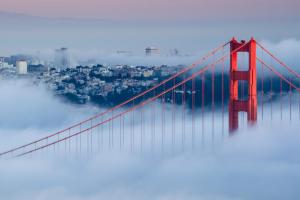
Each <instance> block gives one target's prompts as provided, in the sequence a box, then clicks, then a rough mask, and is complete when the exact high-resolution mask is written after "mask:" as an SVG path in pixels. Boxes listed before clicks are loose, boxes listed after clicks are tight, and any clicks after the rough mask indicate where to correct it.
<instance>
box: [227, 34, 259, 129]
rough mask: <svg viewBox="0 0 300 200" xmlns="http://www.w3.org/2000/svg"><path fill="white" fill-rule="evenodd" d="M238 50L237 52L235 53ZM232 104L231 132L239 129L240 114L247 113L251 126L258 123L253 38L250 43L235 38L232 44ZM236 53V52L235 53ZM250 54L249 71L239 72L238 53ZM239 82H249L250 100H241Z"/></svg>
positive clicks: (230, 105) (230, 104)
mask: <svg viewBox="0 0 300 200" xmlns="http://www.w3.org/2000/svg"><path fill="white" fill-rule="evenodd" d="M236 49H238V50H237V51H235V50H236ZM230 51H231V56H230V83H229V88H230V102H229V131H230V132H233V131H235V130H236V129H237V128H238V124H239V114H238V113H239V112H240V111H242V112H247V119H248V122H249V124H255V123H256V121H257V95H256V91H257V86H256V81H257V80H256V41H255V40H254V39H253V38H251V40H250V41H249V42H247V43H246V42H245V41H241V42H238V41H236V39H235V38H233V39H232V40H231V42H230ZM233 51H235V52H233ZM239 52H248V54H249V68H248V70H247V71H239V70H238V53H239ZM239 81H247V82H248V98H247V99H246V100H245V99H239V90H238V86H239Z"/></svg>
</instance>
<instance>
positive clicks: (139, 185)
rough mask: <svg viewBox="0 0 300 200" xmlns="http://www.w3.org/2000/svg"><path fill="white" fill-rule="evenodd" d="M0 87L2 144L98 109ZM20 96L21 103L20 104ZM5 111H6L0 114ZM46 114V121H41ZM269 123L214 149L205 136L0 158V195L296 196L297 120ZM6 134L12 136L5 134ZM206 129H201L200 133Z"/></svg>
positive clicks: (299, 180) (244, 199)
mask: <svg viewBox="0 0 300 200" xmlns="http://www.w3.org/2000/svg"><path fill="white" fill-rule="evenodd" d="M0 92H1V94H5V95H4V96H3V98H1V100H0V101H1V103H0V105H1V110H2V111H3V112H1V114H0V119H1V121H2V123H1V124H0V141H2V142H1V145H4V146H7V147H8V146H9V147H11V146H12V144H14V145H15V144H20V143H23V142H24V141H25V140H27V141H28V140H31V139H32V138H37V137H39V136H40V132H43V133H46V131H47V130H48V129H53V130H56V129H58V128H59V127H61V126H65V125H69V124H70V123H71V122H74V121H75V122H76V121H78V120H79V119H82V118H85V116H86V115H91V114H93V113H94V112H95V110H97V109H95V110H94V108H92V107H88V108H86V107H85V108H76V107H74V106H70V105H66V104H64V103H62V102H60V101H58V100H57V99H56V98H53V97H52V96H51V95H49V94H48V93H47V92H45V91H44V90H43V88H37V87H31V86H28V85H27V84H25V86H24V82H17V83H16V82H8V83H7V82H5V83H4V82H3V83H2V84H1V86H0ZM20 97H22V98H20ZM20 100H22V102H23V103H21V104H20V103H19V102H20ZM53 108H55V109H53ZM41 110H42V111H43V112H41ZM58 111H59V112H58ZM97 111H99V110H97ZM8 112H10V116H6V115H5V113H8ZM206 114H207V113H206ZM267 114H268V110H267V109H266V110H265V115H266V116H267ZM178 115H179V114H178ZM178 115H177V117H178V118H179V119H180V116H178ZM219 116H220V115H219V114H216V118H215V120H216V121H215V123H216V124H218V126H219V125H220V123H221V122H220V117H219ZM274 116H275V115H274ZM210 117H211V116H210V115H208V116H207V117H206V119H205V124H206V126H207V127H210V126H211V124H210V121H209V120H210ZM274 118H275V117H274ZM45 120H46V121H48V122H49V123H46V124H45V123H44V122H45ZM197 120H198V119H197ZM18 123H19V124H18ZM197 123H201V122H200V121H197ZM259 123H261V122H259ZM32 124H35V126H34V128H32ZM36 124H37V125H36ZM57 124H58V125H57ZM270 124H271V123H270V122H269V121H268V122H266V123H265V125H264V126H261V124H259V126H258V127H257V128H254V129H250V130H248V131H241V132H239V133H238V134H236V135H235V136H234V137H229V138H225V140H224V141H223V143H216V145H218V146H216V148H215V149H214V151H211V149H210V145H209V143H208V144H207V149H206V150H205V151H200V150H197V151H195V152H193V153H191V152H184V153H181V152H176V153H175V154H174V155H170V154H165V155H162V154H159V153H158V154H154V155H151V154H150V155H149V154H145V155H143V154H142V155H141V154H139V153H137V152H136V153H128V152H123V153H120V152H118V151H106V152H102V153H99V154H98V155H96V154H95V152H94V156H90V157H88V158H87V157H86V158H82V159H75V158H68V157H64V156H60V157H56V156H51V152H50V151H49V152H48V156H47V154H46V155H44V156H43V154H42V155H40V156H33V157H31V158H23V159H11V160H0V177H1V179H0V198H1V199H10V200H15V199H24V200H32V199H33V200H35V199H43V200H48V199H49V200H50V199H63V200H65V199H66V200H69V199H75V200H83V199H85V200H86V199H88V200H96V199H107V200H117V199H118V200H119V199H125V200H127V199H128V200H135V199H139V200H140V199H145V200H153V199H155V200H156V199H157V200H169V199H172V200H173V199H186V200H194V199H203V200H229V199H237V200H248V199H249V200H250V199H251V200H252V199H275V200H276V199H280V200H281V199H299V198H300V192H299V190H298V186H299V184H300V171H299V169H300V168H299V167H300V158H299V156H298V152H299V151H300V147H299V142H300V135H299V134H297V133H298V132H299V125H298V124H297V120H296V121H295V123H289V122H287V123H284V122H282V123H281V124H280V123H276V122H273V123H272V124H271V125H270ZM148 125H150V122H148ZM187 126H190V123H187ZM23 128H25V130H23ZM6 130H8V131H9V132H5V131H6ZM21 130H22V134H20V135H19V131H21ZM31 130H33V132H31ZM207 130H209V129H206V131H207ZM216 130H217V129H216ZM11 133H14V137H11V136H9V135H8V134H11ZM210 134H211V133H210V132H206V133H205V135H206V137H210V136H211V135H210ZM217 134H219V133H217V132H216V136H217ZM7 138H10V139H11V138H13V141H7ZM4 143H8V144H4ZM2 147H3V146H2ZM157 148H159V147H157Z"/></svg>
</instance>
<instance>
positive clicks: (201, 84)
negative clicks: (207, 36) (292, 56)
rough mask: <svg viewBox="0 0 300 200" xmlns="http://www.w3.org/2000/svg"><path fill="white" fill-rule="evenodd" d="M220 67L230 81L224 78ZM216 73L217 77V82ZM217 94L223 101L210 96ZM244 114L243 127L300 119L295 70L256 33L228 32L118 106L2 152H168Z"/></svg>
mask: <svg viewBox="0 0 300 200" xmlns="http://www.w3.org/2000/svg"><path fill="white" fill-rule="evenodd" d="M226 67H229V69H228V70H227V72H229V80H226V78H225V74H226ZM217 75H218V76H220V77H221V78H220V81H216V78H215V77H216V76H217ZM208 82H209V84H210V85H211V87H210V88H208V87H207V85H208ZM267 82H268V83H267ZM226 92H227V93H228V94H229V95H226ZM275 92H277V93H278V95H274V93H275ZM207 96H209V98H208V97H207ZM217 96H218V97H221V103H217V102H216V101H215V99H216V97H217ZM275 101H276V104H275V103H274V102H275ZM266 104H269V105H266ZM266 107H267V108H268V109H269V111H270V112H269V114H270V115H268V116H266V109H267V108H266ZM295 107H297V108H298V109H294V108H295ZM217 111H218V112H219V113H221V114H220V116H218V115H217V114H216V113H215V112H217ZM241 113H242V115H241ZM244 113H246V118H247V122H248V123H247V128H251V127H253V126H254V127H255V126H259V124H257V121H258V120H261V121H263V120H264V119H266V118H271V119H272V120H275V118H276V119H277V120H281V121H282V120H283V118H285V120H286V119H287V118H286V116H288V120H290V121H291V120H292V119H293V118H296V120H300V74H299V73H298V72H296V71H295V70H294V69H293V68H291V67H289V66H288V65H287V64H285V63H284V62H282V61H281V60H280V59H278V58H277V57H276V56H275V55H274V54H272V53H271V52H270V51H269V50H268V49H267V48H265V47H264V46H263V45H262V44H260V43H258V42H257V41H256V40H255V39H253V38H251V39H250V40H249V41H247V42H246V41H243V40H242V41H240V42H238V41H237V40H236V39H235V38H233V39H232V40H230V41H228V42H226V43H224V44H222V45H220V46H219V47H217V48H215V49H213V50H212V51H210V52H209V53H208V54H207V55H205V56H204V57H202V58H201V59H199V60H198V61H196V62H195V63H193V64H192V65H190V66H188V67H185V68H183V69H182V70H181V71H179V72H177V73H175V74H174V75H172V76H170V77H168V78H166V79H165V80H162V81H161V82H160V83H158V84H157V85H155V86H153V87H151V88H149V89H147V90H145V91H143V92H141V93H140V94H138V95H136V96H134V97H130V98H128V100H126V101H124V102H122V103H121V104H118V105H116V106H113V107H112V108H109V109H107V110H105V111H104V112H101V113H99V114H97V115H95V116H92V117H90V118H88V119H86V120H84V121H81V122H79V123H77V124H74V125H73V126H70V127H68V128H65V129H63V130H61V131H58V132H56V133H53V134H50V135H47V136H45V137H42V138H40V139H37V140H34V141H31V142H28V143H26V144H24V145H20V146H17V147H15V148H12V149H10V150H7V151H4V152H2V153H0V157H1V158H10V157H23V156H32V155H36V154H43V153H44V154H49V153H51V152H54V153H55V154H57V153H62V152H64V153H65V154H76V155H79V156H80V155H83V154H84V152H87V153H92V152H99V151H101V150H103V149H104V148H108V149H116V148H117V149H119V150H121V151H124V150H128V151H131V152H133V151H136V150H137V149H139V150H140V151H147V150H151V151H154V150H155V148H156V147H158V146H159V148H160V149H161V151H164V150H165V148H166V147H165V146H166V145H167V144H171V145H170V146H171V147H172V149H173V150H174V146H180V148H181V149H184V148H185V147H192V148H195V146H196V145H197V143H198V142H199V141H201V143H202V145H204V142H205V137H207V136H208V132H209V133H210V137H211V141H212V142H213V141H214V140H215V139H216V137H217V136H219V135H220V133H221V136H222V138H223V137H224V136H226V135H233V134H234V133H235V132H236V131H238V130H239V121H240V122H241V120H240V119H239V118H241V119H242V122H243V119H244ZM276 113H277V114H278V115H277V117H276ZM295 113H298V114H297V115H298V116H295ZM225 115H226V116H225ZM208 116H209V117H208ZM216 116H218V118H216ZM225 121H228V122H225Z"/></svg>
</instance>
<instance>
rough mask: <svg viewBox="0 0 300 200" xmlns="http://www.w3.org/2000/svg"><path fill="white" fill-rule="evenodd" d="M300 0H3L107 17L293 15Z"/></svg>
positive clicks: (27, 7) (9, 5)
mask: <svg viewBox="0 0 300 200" xmlns="http://www.w3.org/2000/svg"><path fill="white" fill-rule="evenodd" d="M299 8H300V1H299V0H284V1H283V0H1V1H0V9H1V10H2V11H10V12H20V13H26V14H31V15H39V16H50V17H80V18H82V17H84V18H104V19H135V20H143V19H147V20H151V19H154V20H164V19H166V20H169V19H186V20H199V19H203V18H205V19H223V18H226V19H232V18H233V19H234V18H236V16H240V17H239V18H242V19H261V18H265V19H284V18H287V19H290V18H295V17H297V18H298V17H299V16H300V14H298V13H299V12H298V10H299Z"/></svg>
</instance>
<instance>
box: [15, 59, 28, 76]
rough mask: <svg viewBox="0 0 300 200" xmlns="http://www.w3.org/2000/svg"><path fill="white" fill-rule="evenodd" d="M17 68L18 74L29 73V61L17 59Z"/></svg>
mask: <svg viewBox="0 0 300 200" xmlns="http://www.w3.org/2000/svg"><path fill="white" fill-rule="evenodd" d="M16 68H17V73H18V74H27V62H26V61H25V60H19V61H17V62H16Z"/></svg>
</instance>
